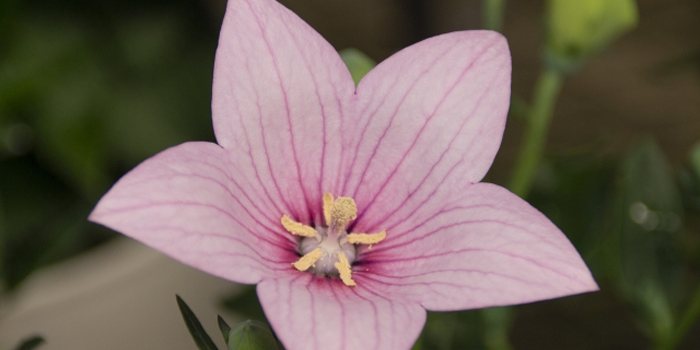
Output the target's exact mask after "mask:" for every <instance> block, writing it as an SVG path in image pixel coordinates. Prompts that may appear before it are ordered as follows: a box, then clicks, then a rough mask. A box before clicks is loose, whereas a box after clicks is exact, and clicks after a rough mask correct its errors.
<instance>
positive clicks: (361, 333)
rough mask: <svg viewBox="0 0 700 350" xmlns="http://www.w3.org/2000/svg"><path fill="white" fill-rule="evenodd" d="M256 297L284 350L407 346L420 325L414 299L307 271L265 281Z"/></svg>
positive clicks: (422, 319)
mask: <svg viewBox="0 0 700 350" xmlns="http://www.w3.org/2000/svg"><path fill="white" fill-rule="evenodd" d="M258 296H259V298H260V302H261V304H262V306H263V308H264V310H265V315H267V317H268V320H269V321H270V323H271V324H272V327H273V328H274V329H275V332H276V334H277V336H278V337H279V338H280V340H281V341H282V343H283V344H284V346H285V348H286V349H289V350H354V349H363V350H364V349H366V350H373V349H396V350H401V349H410V348H411V346H412V345H413V343H414V342H415V341H416V339H417V338H418V335H419V334H420V332H421V329H422V328H423V325H424V324H425V317H426V313H425V310H424V309H423V308H422V307H420V305H418V303H415V302H409V303H405V302H402V301H397V300H392V299H391V298H387V297H385V296H382V295H380V294H379V293H376V292H374V291H371V290H369V289H366V288H363V287H360V286H358V287H353V288H351V287H347V286H345V285H343V284H342V283H341V282H340V280H338V279H328V278H323V277H318V276H314V275H311V274H302V275H300V276H299V277H297V278H285V279H276V280H264V281H263V282H261V283H260V284H258Z"/></svg>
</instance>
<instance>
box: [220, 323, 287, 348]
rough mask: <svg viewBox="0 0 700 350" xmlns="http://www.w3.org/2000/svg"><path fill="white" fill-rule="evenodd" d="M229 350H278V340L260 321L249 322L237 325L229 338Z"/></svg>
mask: <svg viewBox="0 0 700 350" xmlns="http://www.w3.org/2000/svg"><path fill="white" fill-rule="evenodd" d="M227 344H228V349H229V350H277V349H279V346H278V344H277V339H275V336H274V335H273V334H272V330H271V329H270V327H269V326H268V325H267V324H265V323H263V322H260V321H253V320H247V321H243V322H241V323H239V324H237V325H236V326H235V327H234V328H233V329H232V330H231V333H230V335H229V338H228V342H227Z"/></svg>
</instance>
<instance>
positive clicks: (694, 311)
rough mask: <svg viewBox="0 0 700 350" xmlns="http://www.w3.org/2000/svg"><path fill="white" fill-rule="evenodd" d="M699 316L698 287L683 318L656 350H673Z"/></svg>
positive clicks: (699, 293) (699, 294) (699, 296)
mask: <svg viewBox="0 0 700 350" xmlns="http://www.w3.org/2000/svg"><path fill="white" fill-rule="evenodd" d="M699 316H700V285H698V287H697V289H696V290H695V294H694V295H693V299H691V301H690V305H689V306H688V308H687V309H686V311H685V313H684V314H683V317H682V318H681V320H680V322H678V325H677V326H676V327H675V329H674V330H673V333H671V336H670V337H668V338H667V339H666V340H665V341H662V342H660V344H659V346H658V347H657V349H658V350H672V349H675V348H676V347H677V346H678V344H679V343H680V342H681V341H682V340H683V338H685V335H686V334H687V333H688V331H689V330H690V328H691V327H692V326H693V324H695V321H697V319H698V317H699Z"/></svg>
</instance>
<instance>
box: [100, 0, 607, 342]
mask: <svg viewBox="0 0 700 350" xmlns="http://www.w3.org/2000/svg"><path fill="white" fill-rule="evenodd" d="M510 76H511V62H510V53H509V50H508V46H507V43H506V40H505V39H504V38H503V37H502V36H501V35H499V34H498V33H495V32H489V31H466V32H454V33H449V34H444V35H440V36H436V37H433V38H430V39H427V40H424V41H422V42H419V43H417V44H415V45H412V46H410V47H408V48H406V49H404V50H402V51H400V52H398V53H396V54H395V55H393V56H391V57H389V58H388V59H387V60H385V61H384V62H382V63H381V64H379V65H378V66H377V67H376V68H375V69H373V70H372V71H371V72H369V73H368V74H367V75H366V76H365V77H364V78H363V79H362V81H361V82H360V83H359V85H358V86H357V89H356V88H355V86H354V83H353V80H352V78H351V76H350V74H349V72H348V69H347V68H346V66H345V65H344V63H343V61H342V60H341V59H340V57H339V56H338V54H337V53H336V51H335V50H334V49H333V47H332V46H331V45H330V44H329V43H328V42H326V41H325V40H324V39H323V38H322V37H321V36H320V35H319V34H318V33H316V32H315V31H314V30H313V29H312V28H311V27H309V26H308V25H307V24H306V23H305V22H303V21H302V20H301V19H300V18H298V17H297V16H296V15H295V14H294V13H292V12H291V11H289V10H288V9H286V8H285V7H283V6H282V5H280V4H278V3H277V2H276V1H273V0H229V3H228V8H227V11H226V16H225V18H224V23H223V27H222V30H221V37H220V40H219V47H218V50H217V54H216V64H215V69H214V84H213V99H212V114H213V123H214V131H215V134H216V139H217V142H218V144H214V143H208V142H189V143H185V144H182V145H179V146H175V147H172V148H170V149H167V150H165V151H163V152H161V153H159V154H157V155H155V156H154V157H152V158H150V159H148V160H146V161H145V162H143V163H142V164H140V165H139V166H137V167H136V168H135V169H134V170H132V171H131V172H130V173H128V174H127V175H125V176H124V177H123V178H122V179H120V180H119V181H118V182H117V183H116V184H115V185H114V187H113V188H112V189H111V190H110V191H109V192H108V193H107V194H106V195H105V196H104V197H103V198H102V200H101V201H100V202H99V203H98V205H97V207H96V208H95V210H94V211H93V213H92V214H91V216H90V220H92V221H94V222H97V223H100V224H102V225H105V226H107V227H110V228H112V229H114V230H117V231H120V232H122V233H124V234H125V235H127V236H130V237H133V238H135V239H137V240H139V241H141V242H143V243H145V244H147V245H149V246H151V247H153V248H155V249H157V250H159V251H161V252H164V253H165V254H168V255H170V256H171V257H173V258H175V259H177V260H180V261H182V262H184V263H186V264H189V265H191V266H194V267H196V268H198V269H201V270H203V271H206V272H208V273H211V274H213V275H216V276H219V277H223V278H226V279H229V280H231V281H234V282H239V283H246V284H257V285H258V286H257V293H258V296H259V299H260V302H261V304H262V306H263V309H264V310H265V314H266V315H267V317H268V319H269V321H270V323H271V325H272V327H273V329H274V330H275V332H276V333H277V335H278V336H279V338H280V340H281V341H282V342H283V344H284V346H285V347H286V348H287V349H290V350H295V349H318V350H321V349H322V350H334V349H347V350H352V349H409V348H410V347H411V345H412V344H413V343H414V342H415V340H416V338H417V337H418V335H419V333H420V331H421V329H422V327H423V325H424V323H425V318H426V311H425V310H435V311H446V310H464V309H474V308H483V307H489V306H501V305H510V304H519V303H527V302H532V301H536V300H542V299H549V298H556V297H561V296H565V295H571V294H577V293H583V292H588V291H594V290H597V285H596V283H595V281H594V280H593V278H592V277H591V274H590V272H589V271H588V268H587V267H586V265H585V264H584V262H583V261H582V259H581V257H580V256H579V254H578V253H577V252H576V250H575V249H574V247H573V246H572V245H571V243H570V242H569V241H568V240H567V238H566V237H565V236H564V234H563V233H562V232H561V231H560V230H559V229H557V228H556V227H555V226H554V225H553V224H552V223H551V222H550V221H549V220H548V219H547V218H546V217H545V216H544V215H542V214H541V213H540V212H538V211H537V210H536V209H534V208H533V207H531V206H530V205H529V204H527V203H526V202H525V201H523V200H521V199H520V198H518V197H517V196H515V195H514V194H512V193H510V192H509V191H507V190H506V189H504V188H502V187H499V186H496V185H492V184H488V183H479V182H478V181H480V180H481V179H482V178H483V176H484V174H485V173H486V171H487V170H488V169H489V167H490V166H491V163H492V161H493V158H494V156H495V154H496V152H497V151H498V147H499V145H500V143H501V138H502V135H503V130H504V127H505V120H506V114H507V112H508V106H509V98H510Z"/></svg>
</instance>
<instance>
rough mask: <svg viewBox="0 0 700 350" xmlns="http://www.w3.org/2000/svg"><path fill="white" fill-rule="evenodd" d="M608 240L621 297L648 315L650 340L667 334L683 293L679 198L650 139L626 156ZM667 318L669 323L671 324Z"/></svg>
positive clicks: (661, 156)
mask: <svg viewBox="0 0 700 350" xmlns="http://www.w3.org/2000/svg"><path fill="white" fill-rule="evenodd" d="M618 175H619V177H618V182H617V189H616V195H615V197H616V199H615V208H614V210H613V211H612V214H611V217H610V232H609V234H610V238H612V239H611V240H609V241H608V242H606V246H607V248H608V249H609V250H608V254H609V255H608V256H609V258H611V261H612V262H616V265H615V264H613V265H611V268H612V269H613V272H615V271H617V273H616V274H613V276H614V278H615V280H616V281H617V283H618V285H619V287H620V290H621V291H622V293H623V295H624V296H625V297H627V298H628V299H629V300H630V301H632V302H633V303H635V304H637V305H638V306H639V307H640V309H642V310H643V311H644V314H645V315H646V316H647V320H646V321H647V325H648V327H647V328H648V330H649V331H650V332H651V333H652V334H651V336H652V337H653V338H654V339H657V340H659V339H665V338H667V337H668V336H669V335H670V334H669V333H670V331H671V325H672V319H673V316H672V315H673V311H672V310H673V308H674V307H677V306H678V303H679V301H680V300H681V297H682V295H681V293H682V291H683V288H682V285H683V278H682V277H683V274H684V271H685V270H684V266H683V264H682V263H681V261H680V254H679V252H680V233H681V228H682V224H683V213H682V203H681V199H680V194H679V191H678V188H677V186H676V183H675V181H674V178H673V176H672V173H671V169H670V168H669V165H668V162H667V161H666V157H665V156H664V154H663V153H662V151H661V150H660V149H659V148H658V146H657V145H656V143H655V142H653V141H652V140H646V141H644V142H642V143H640V144H639V145H638V146H637V147H635V148H633V149H632V150H631V151H630V152H629V153H628V154H626V155H625V157H624V159H623V161H622V163H621V165H620V169H619V174H618ZM669 319H670V320H669Z"/></svg>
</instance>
